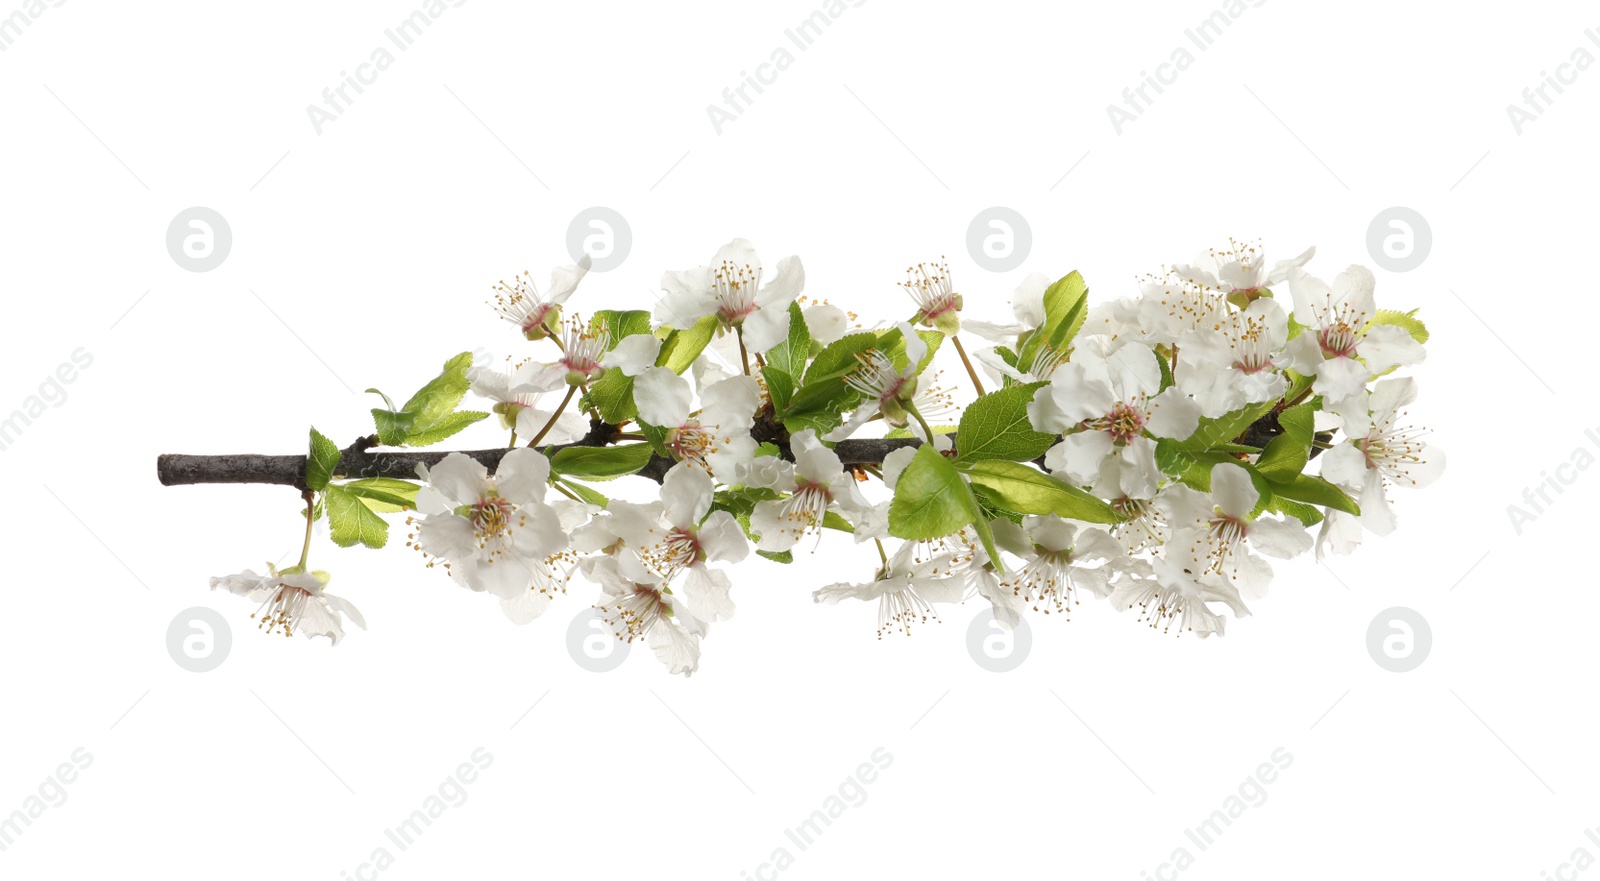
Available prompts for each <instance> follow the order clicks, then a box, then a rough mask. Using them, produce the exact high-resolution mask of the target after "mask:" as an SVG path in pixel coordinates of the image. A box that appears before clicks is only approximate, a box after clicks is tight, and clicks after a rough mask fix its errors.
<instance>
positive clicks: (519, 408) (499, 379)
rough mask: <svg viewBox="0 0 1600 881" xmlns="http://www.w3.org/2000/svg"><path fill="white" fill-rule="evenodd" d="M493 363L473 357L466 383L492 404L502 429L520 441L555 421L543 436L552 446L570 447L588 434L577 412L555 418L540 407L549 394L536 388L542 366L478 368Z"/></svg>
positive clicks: (483, 357)
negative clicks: (564, 445) (516, 436)
mask: <svg viewBox="0 0 1600 881" xmlns="http://www.w3.org/2000/svg"><path fill="white" fill-rule="evenodd" d="M493 360H494V359H493V357H492V356H490V355H488V354H487V353H484V352H479V353H477V354H475V355H474V357H473V359H472V369H470V370H468V371H467V379H468V380H469V381H470V382H471V383H472V393H473V394H475V395H478V396H479V397H482V398H487V399H489V400H491V401H494V406H493V407H492V410H493V412H494V413H495V415H497V416H499V417H500V424H501V425H503V426H504V427H506V428H508V429H511V430H512V431H515V432H517V433H518V434H520V435H522V436H523V437H533V436H534V435H536V434H538V433H539V431H540V430H541V429H543V428H544V427H545V426H546V425H548V424H550V420H551V419H552V418H554V419H555V424H554V425H552V426H551V428H550V431H549V432H547V433H546V434H545V436H544V439H545V441H546V442H548V443H552V444H564V443H571V442H572V441H575V440H577V439H578V438H580V437H583V436H584V434H586V433H587V432H588V430H589V420H588V419H586V418H584V416H583V415H582V414H581V413H579V412H577V411H576V410H563V411H562V412H561V415H559V416H557V415H556V413H555V409H554V408H553V407H542V406H540V404H541V402H542V401H543V399H544V398H545V396H546V395H547V394H548V392H546V391H544V390H541V389H540V388H539V381H538V376H539V374H540V372H541V371H542V370H543V365H540V364H536V363H533V362H528V363H525V364H523V365H521V366H519V367H517V368H515V369H512V370H504V369H500V368H496V367H490V366H479V365H480V364H481V365H488V364H490V363H491V362H492V361H493Z"/></svg>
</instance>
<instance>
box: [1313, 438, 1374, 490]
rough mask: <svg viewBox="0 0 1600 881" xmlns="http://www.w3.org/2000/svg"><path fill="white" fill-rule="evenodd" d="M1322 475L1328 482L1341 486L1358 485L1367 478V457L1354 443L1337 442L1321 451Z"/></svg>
mask: <svg viewBox="0 0 1600 881" xmlns="http://www.w3.org/2000/svg"><path fill="white" fill-rule="evenodd" d="M1321 458H1322V476H1323V477H1324V478H1326V479H1327V480H1328V482H1329V483H1337V484H1339V485H1341V486H1348V487H1355V486H1360V485H1361V483H1362V481H1364V480H1366V479H1367V457H1366V456H1365V455H1364V454H1363V453H1362V452H1361V451H1360V450H1358V449H1356V447H1355V444H1349V443H1345V444H1339V445H1338V446H1336V447H1334V448H1333V449H1331V450H1328V451H1327V452H1325V453H1323V454H1322V456H1321Z"/></svg>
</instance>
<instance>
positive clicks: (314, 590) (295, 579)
mask: <svg viewBox="0 0 1600 881" xmlns="http://www.w3.org/2000/svg"><path fill="white" fill-rule="evenodd" d="M326 584H327V579H326V578H320V577H318V576H317V575H316V574H313V573H310V572H303V571H295V570H294V569H286V570H284V571H282V572H279V571H278V570H277V569H276V568H275V567H271V566H269V567H268V572H267V574H266V575H257V574H256V573H254V572H252V571H251V570H249V569H246V570H244V571H243V572H239V573H236V574H233V575H225V576H223V577H221V578H213V579H211V589H212V590H216V589H217V588H219V587H220V588H222V589H223V590H226V591H228V592H229V593H233V594H237V595H239V596H242V597H244V598H245V599H248V600H251V601H253V602H257V603H260V604H261V607H260V608H258V609H257V610H256V611H255V612H253V613H251V615H250V617H251V618H256V619H258V624H257V627H258V629H260V630H262V631H264V632H266V633H282V634H283V635H284V636H293V635H295V633H296V632H299V633H300V634H301V635H302V636H305V637H306V638H308V639H310V638H314V637H318V636H325V637H327V638H328V641H329V643H331V644H332V645H338V644H339V640H341V639H344V624H343V620H342V618H349V619H350V620H351V622H353V623H354V624H355V625H356V626H357V627H360V628H361V629H362V630H365V629H367V622H366V619H364V618H362V617H361V612H359V611H357V609H356V607H355V606H354V605H353V604H351V602H350V601H349V600H346V599H344V598H342V597H336V596H334V595H333V594H330V593H324V592H323V587H324V586H325V585H326ZM341 616H342V617H341Z"/></svg>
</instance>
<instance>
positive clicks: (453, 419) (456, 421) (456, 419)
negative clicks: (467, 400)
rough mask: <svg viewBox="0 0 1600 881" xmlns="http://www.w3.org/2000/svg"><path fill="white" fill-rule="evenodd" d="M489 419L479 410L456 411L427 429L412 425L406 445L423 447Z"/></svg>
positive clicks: (486, 414) (487, 415)
mask: <svg viewBox="0 0 1600 881" xmlns="http://www.w3.org/2000/svg"><path fill="white" fill-rule="evenodd" d="M488 418H489V414H488V413H484V412H482V411H481V410H457V411H456V412H454V413H451V414H450V415H448V416H446V417H444V418H443V419H441V420H439V421H438V422H436V423H434V424H433V425H431V426H428V427H427V428H419V427H418V426H415V425H413V426H412V428H411V434H410V436H409V437H407V438H406V445H407V446H412V447H425V446H428V445H429V444H436V443H438V442H439V441H442V440H444V439H445V438H447V437H449V436H451V435H453V434H455V433H456V432H458V431H460V430H461V429H463V428H466V427H467V426H469V425H471V424H473V423H474V422H481V421H483V420H485V419H488Z"/></svg>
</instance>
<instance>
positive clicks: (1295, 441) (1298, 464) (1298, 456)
mask: <svg viewBox="0 0 1600 881" xmlns="http://www.w3.org/2000/svg"><path fill="white" fill-rule="evenodd" d="M1314 413H1315V408H1313V407H1312V406H1311V404H1309V403H1306V404H1297V405H1295V406H1293V407H1290V408H1289V409H1287V410H1284V411H1282V412H1280V413H1279V414H1278V425H1279V426H1281V427H1282V428H1283V434H1280V435H1278V436H1277V437H1275V438H1273V439H1272V440H1271V441H1268V442H1267V446H1266V449H1264V450H1263V451H1262V452H1261V457H1260V458H1259V459H1257V460H1256V470H1257V471H1260V472H1261V474H1262V476H1264V477H1266V478H1267V479H1268V480H1293V479H1294V476H1295V475H1296V474H1299V473H1300V472H1302V471H1304V470H1305V468H1306V462H1307V461H1309V460H1310V457H1311V440H1312V435H1313V433H1314V431H1313V420H1314V419H1315V416H1314V415H1313V414H1314Z"/></svg>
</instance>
